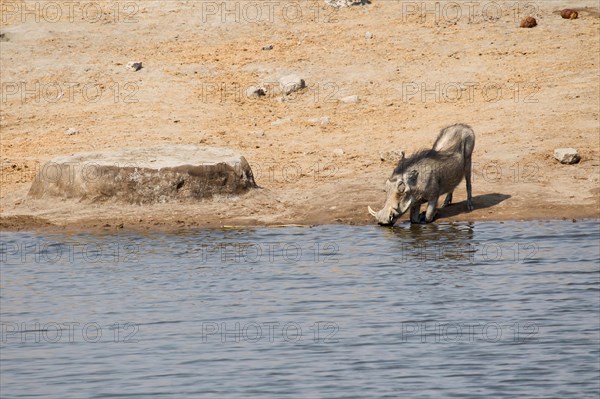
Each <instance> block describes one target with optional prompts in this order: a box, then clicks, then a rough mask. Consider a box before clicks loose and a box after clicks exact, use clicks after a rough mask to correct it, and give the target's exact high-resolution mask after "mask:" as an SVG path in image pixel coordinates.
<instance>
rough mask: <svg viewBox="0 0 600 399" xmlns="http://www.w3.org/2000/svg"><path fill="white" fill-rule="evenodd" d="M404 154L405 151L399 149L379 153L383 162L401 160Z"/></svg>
mask: <svg viewBox="0 0 600 399" xmlns="http://www.w3.org/2000/svg"><path fill="white" fill-rule="evenodd" d="M403 155H404V151H397V150H392V151H385V152H380V153H379V159H381V161H382V162H385V161H391V162H398V161H400V159H401V158H402V156H403Z"/></svg>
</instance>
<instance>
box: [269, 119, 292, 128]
mask: <svg viewBox="0 0 600 399" xmlns="http://www.w3.org/2000/svg"><path fill="white" fill-rule="evenodd" d="M291 121H292V118H283V119H277V120H276V121H274V122H271V125H272V126H280V125H283V124H285V123H289V122H291Z"/></svg>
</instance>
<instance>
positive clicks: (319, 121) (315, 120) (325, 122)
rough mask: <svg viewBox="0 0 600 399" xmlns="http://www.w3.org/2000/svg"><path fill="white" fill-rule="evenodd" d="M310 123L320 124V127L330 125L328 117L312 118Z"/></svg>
mask: <svg viewBox="0 0 600 399" xmlns="http://www.w3.org/2000/svg"><path fill="white" fill-rule="evenodd" d="M308 122H309V123H316V124H320V125H328V124H329V117H328V116H322V117H320V118H310V119H309V120H308Z"/></svg>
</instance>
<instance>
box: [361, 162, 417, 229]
mask: <svg viewBox="0 0 600 399" xmlns="http://www.w3.org/2000/svg"><path fill="white" fill-rule="evenodd" d="M417 176H418V172H417V171H416V170H412V171H410V172H408V173H405V174H394V175H393V176H392V177H391V178H389V179H388V180H387V181H386V182H385V192H386V200H385V205H384V206H383V209H381V210H380V211H379V212H375V211H374V210H373V209H371V207H369V213H370V214H371V215H373V216H375V219H377V222H378V223H379V224H380V225H383V226H391V225H393V224H394V223H396V220H398V218H399V217H400V216H402V215H403V214H404V213H405V212H406V211H407V210H408V209H409V208H410V207H411V205H413V203H414V202H415V198H414V196H413V190H414V187H415V184H416V182H417Z"/></svg>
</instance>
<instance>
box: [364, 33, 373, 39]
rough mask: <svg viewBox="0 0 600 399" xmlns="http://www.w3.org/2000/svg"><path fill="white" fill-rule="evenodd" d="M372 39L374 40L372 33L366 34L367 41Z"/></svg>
mask: <svg viewBox="0 0 600 399" xmlns="http://www.w3.org/2000/svg"><path fill="white" fill-rule="evenodd" d="M372 38H373V34H372V33H371V32H367V33H365V39H372Z"/></svg>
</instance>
